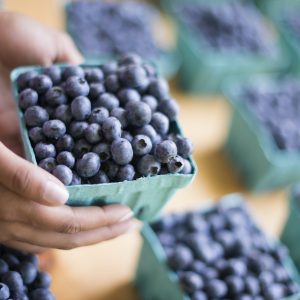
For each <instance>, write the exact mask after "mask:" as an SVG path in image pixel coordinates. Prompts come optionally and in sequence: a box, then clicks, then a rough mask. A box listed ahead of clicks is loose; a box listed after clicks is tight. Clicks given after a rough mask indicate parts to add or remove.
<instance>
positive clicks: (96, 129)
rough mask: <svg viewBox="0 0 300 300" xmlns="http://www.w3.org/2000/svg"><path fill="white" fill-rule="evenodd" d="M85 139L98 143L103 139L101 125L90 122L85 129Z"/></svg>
mask: <svg viewBox="0 0 300 300" xmlns="http://www.w3.org/2000/svg"><path fill="white" fill-rule="evenodd" d="M84 137H85V139H86V140H87V141H88V142H89V143H91V144H97V143H99V142H100V141H101V140H102V133H101V126H100V125H99V124H97V123H92V124H90V125H89V126H88V127H87V128H86V129H85V131H84Z"/></svg>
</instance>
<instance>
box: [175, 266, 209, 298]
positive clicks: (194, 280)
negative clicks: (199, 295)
mask: <svg viewBox="0 0 300 300" xmlns="http://www.w3.org/2000/svg"><path fill="white" fill-rule="evenodd" d="M179 280H180V285H181V286H182V288H183V289H184V290H185V291H187V292H188V293H194V292H196V291H197V290H199V289H202V288H203V287H204V282H203V280H202V278H201V277H200V276H199V275H198V274H197V273H195V272H191V271H187V272H182V273H180V275H179Z"/></svg>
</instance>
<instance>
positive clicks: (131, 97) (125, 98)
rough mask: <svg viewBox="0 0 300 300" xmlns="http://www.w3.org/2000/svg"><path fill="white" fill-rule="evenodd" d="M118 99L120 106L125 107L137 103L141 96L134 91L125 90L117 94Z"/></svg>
mask: <svg viewBox="0 0 300 300" xmlns="http://www.w3.org/2000/svg"><path fill="white" fill-rule="evenodd" d="M118 99H119V100H120V102H121V104H122V105H124V106H125V105H126V104H127V103H133V102H139V101H140V100H141V96H140V94H139V93H138V91H136V90H135V89H127V88H126V89H122V90H120V91H119V92H118Z"/></svg>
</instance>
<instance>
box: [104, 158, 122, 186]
mask: <svg viewBox="0 0 300 300" xmlns="http://www.w3.org/2000/svg"><path fill="white" fill-rule="evenodd" d="M102 166H103V167H102V169H103V171H104V172H105V173H106V175H107V176H108V178H109V179H110V180H111V181H113V180H114V179H115V177H116V176H117V174H118V171H119V168H120V166H119V165H118V164H116V163H115V162H114V161H112V160H107V161H105V162H104V163H103V165H102Z"/></svg>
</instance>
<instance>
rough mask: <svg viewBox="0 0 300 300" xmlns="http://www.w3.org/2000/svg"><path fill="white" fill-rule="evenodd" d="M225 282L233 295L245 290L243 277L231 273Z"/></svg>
mask: <svg viewBox="0 0 300 300" xmlns="http://www.w3.org/2000/svg"><path fill="white" fill-rule="evenodd" d="M225 282H226V284H227V287H228V291H229V294H230V295H231V296H234V295H239V294H240V293H242V292H243V291H244V288H245V284H244V282H243V279H242V278H240V277H239V276H236V275H231V276H229V277H226V279H225Z"/></svg>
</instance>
